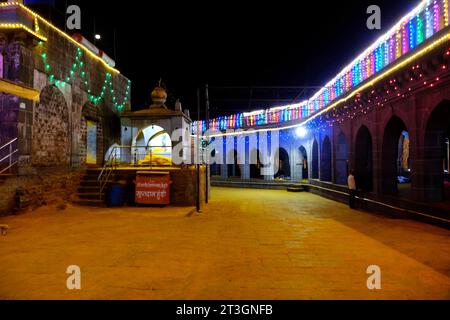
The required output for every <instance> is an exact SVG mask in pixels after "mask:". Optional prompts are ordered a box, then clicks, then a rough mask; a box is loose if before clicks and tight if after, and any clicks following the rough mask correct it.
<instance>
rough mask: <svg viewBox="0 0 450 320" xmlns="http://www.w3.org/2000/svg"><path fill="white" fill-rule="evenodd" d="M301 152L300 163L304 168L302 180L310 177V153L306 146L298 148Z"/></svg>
mask: <svg viewBox="0 0 450 320" xmlns="http://www.w3.org/2000/svg"><path fill="white" fill-rule="evenodd" d="M298 151H299V152H300V165H301V168H302V180H307V179H308V155H307V153H306V149H305V147H304V146H300V148H299V149H298Z"/></svg>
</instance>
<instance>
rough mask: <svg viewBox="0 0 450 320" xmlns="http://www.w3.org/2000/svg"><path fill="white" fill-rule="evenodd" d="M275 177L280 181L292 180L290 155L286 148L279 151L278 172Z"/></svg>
mask: <svg viewBox="0 0 450 320" xmlns="http://www.w3.org/2000/svg"><path fill="white" fill-rule="evenodd" d="M274 177H275V178H280V179H290V177H291V166H290V161H289V154H288V152H287V151H286V149H284V148H279V149H278V172H276V173H275V176H274Z"/></svg>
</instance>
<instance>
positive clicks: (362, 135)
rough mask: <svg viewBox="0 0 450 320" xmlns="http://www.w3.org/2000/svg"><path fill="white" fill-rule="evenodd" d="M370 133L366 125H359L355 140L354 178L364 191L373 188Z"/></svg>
mask: <svg viewBox="0 0 450 320" xmlns="http://www.w3.org/2000/svg"><path fill="white" fill-rule="evenodd" d="M372 155H373V150H372V135H371V134H370V131H369V129H368V128H367V127H366V126H364V125H363V126H361V128H359V130H358V133H357V134H356V142H355V180H356V184H357V187H358V188H359V189H362V190H364V191H372V190H373V159H372Z"/></svg>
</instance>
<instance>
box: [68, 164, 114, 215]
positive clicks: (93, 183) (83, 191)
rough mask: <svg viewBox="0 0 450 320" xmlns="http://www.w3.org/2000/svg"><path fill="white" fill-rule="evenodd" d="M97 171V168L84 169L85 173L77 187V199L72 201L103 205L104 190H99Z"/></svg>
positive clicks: (97, 205) (84, 204)
mask: <svg viewBox="0 0 450 320" xmlns="http://www.w3.org/2000/svg"><path fill="white" fill-rule="evenodd" d="M99 173H100V171H99V169H98V168H87V169H86V173H85V174H84V175H83V177H82V178H81V181H80V186H79V187H78V192H77V198H78V199H77V200H76V201H74V202H75V203H76V204H78V205H82V206H91V207H104V206H105V191H106V190H103V191H102V192H100V182H99V181H98V180H97V178H98V175H99ZM108 182H111V181H108ZM105 189H106V188H105Z"/></svg>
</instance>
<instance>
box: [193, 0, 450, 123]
mask: <svg viewBox="0 0 450 320" xmlns="http://www.w3.org/2000/svg"><path fill="white" fill-rule="evenodd" d="M448 1H449V0H440V1H437V0H435V1H433V2H432V3H431V1H430V0H423V1H422V2H421V3H420V4H419V5H418V6H417V7H416V8H415V9H414V10H412V11H411V12H410V13H408V14H407V15H406V16H405V17H404V18H402V19H401V20H400V21H399V22H398V23H397V24H396V25H395V26H394V27H393V28H392V29H391V30H389V31H388V32H387V33H386V34H385V35H383V36H382V37H380V38H379V39H378V40H377V41H376V42H375V43H374V44H372V45H371V46H370V47H369V48H368V49H366V50H365V51H364V52H363V53H362V54H361V55H360V56H359V57H357V58H356V59H355V60H354V61H353V62H352V63H350V64H349V65H348V66H347V67H346V68H344V69H343V70H342V71H341V72H340V73H339V74H338V75H337V76H336V77H335V78H334V79H333V80H331V81H330V82H329V83H328V84H327V85H325V86H324V87H323V88H322V89H320V90H319V91H318V92H317V93H316V94H314V95H313V96H312V97H311V98H310V99H309V100H306V101H303V102H300V103H297V104H294V105H289V106H281V107H275V108H270V109H267V110H261V111H257V112H252V113H238V114H236V115H235V116H236V117H242V118H243V121H240V122H236V123H234V127H237V128H242V127H248V126H260V125H268V124H276V123H283V122H288V121H292V120H305V119H308V118H310V117H312V116H313V115H315V114H316V113H321V112H322V111H324V110H326V109H328V108H329V106H330V105H333V104H334V103H335V102H336V100H338V99H339V98H341V97H342V96H343V95H345V94H349V93H351V92H352V91H353V90H354V89H355V88H356V87H358V86H360V85H361V84H362V83H364V82H366V80H369V79H370V78H371V77H375V76H376V75H378V74H380V73H382V72H383V71H384V70H385V69H386V68H388V67H390V66H391V64H394V63H396V62H397V61H398V60H399V58H401V57H403V56H404V55H406V54H411V51H412V50H414V49H415V48H417V47H418V46H419V45H420V44H421V43H423V42H424V40H425V37H426V38H427V39H428V38H430V37H431V36H433V35H434V34H436V33H438V32H439V31H441V30H442V29H443V28H445V27H447V26H448ZM422 17H423V18H422ZM441 20H442V21H443V22H444V23H440V21H441ZM333 93H335V94H333ZM285 110H289V111H288V113H287V115H286V114H285V112H284V111H285ZM291 110H293V112H292V111H291ZM261 114H269V115H271V116H265V117H261V118H258V119H259V120H258V121H256V120H255V119H256V118H255V117H256V116H259V115H261ZM219 119H220V118H219ZM213 122H214V120H211V123H213ZM210 127H212V126H211V125H210ZM193 128H195V124H194V125H193ZM232 128H233V126H230V125H227V124H226V123H225V125H223V126H221V127H219V130H226V129H232Z"/></svg>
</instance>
